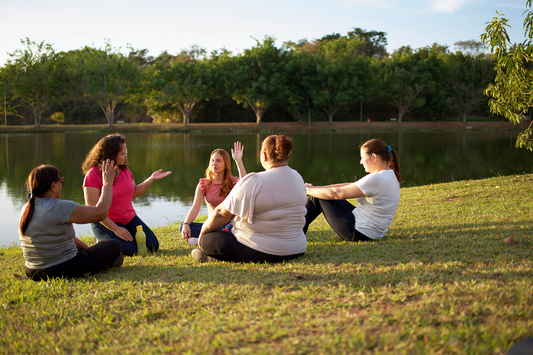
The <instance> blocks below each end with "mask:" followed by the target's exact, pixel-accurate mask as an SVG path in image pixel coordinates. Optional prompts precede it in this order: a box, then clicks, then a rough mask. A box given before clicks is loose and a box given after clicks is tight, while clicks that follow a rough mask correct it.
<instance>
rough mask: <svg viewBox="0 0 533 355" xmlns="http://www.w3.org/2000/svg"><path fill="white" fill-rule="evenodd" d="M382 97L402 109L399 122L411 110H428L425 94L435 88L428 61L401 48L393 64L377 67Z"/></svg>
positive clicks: (394, 55)
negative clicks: (426, 108) (417, 108)
mask: <svg viewBox="0 0 533 355" xmlns="http://www.w3.org/2000/svg"><path fill="white" fill-rule="evenodd" d="M375 64H376V65H375V68H376V72H377V77H378V78H379V79H378V85H377V86H376V88H375V90H376V91H377V93H378V95H380V96H383V97H386V98H388V99H389V100H391V101H390V103H391V104H392V105H394V106H396V107H397V108H398V122H399V123H401V122H402V119H403V116H404V115H405V114H406V113H407V112H408V111H409V109H410V108H411V107H422V106H424V104H425V102H426V99H425V97H424V93H426V92H428V91H432V90H434V88H435V82H434V81H433V79H432V77H431V74H430V72H429V70H428V66H427V63H426V61H424V60H422V58H421V56H420V54H418V53H414V52H413V50H412V49H411V48H410V47H400V48H399V49H398V50H397V51H396V52H395V53H393V55H392V60H390V61H381V62H377V63H375Z"/></svg>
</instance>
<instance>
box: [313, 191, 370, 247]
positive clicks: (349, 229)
mask: <svg viewBox="0 0 533 355" xmlns="http://www.w3.org/2000/svg"><path fill="white" fill-rule="evenodd" d="M305 208H307V214H306V215H305V226H304V233H306V234H307V229H308V228H309V225H310V224H311V222H313V221H314V220H315V219H316V218H317V217H318V216H320V214H321V213H324V217H325V218H326V221H327V222H328V224H329V225H330V226H331V228H332V229H333V231H334V232H335V233H337V235H338V236H339V237H341V238H342V239H344V240H346V241H349V242H354V241H368V240H373V239H371V238H368V237H367V236H366V235H364V234H363V233H361V232H359V231H358V230H357V229H355V216H354V215H353V212H352V211H353V210H354V208H355V207H354V205H352V204H351V203H350V202H348V201H346V200H322V199H320V198H316V197H312V196H307V204H306V205H305Z"/></svg>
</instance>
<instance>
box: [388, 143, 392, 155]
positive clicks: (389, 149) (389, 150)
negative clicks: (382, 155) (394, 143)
mask: <svg viewBox="0 0 533 355" xmlns="http://www.w3.org/2000/svg"><path fill="white" fill-rule="evenodd" d="M390 152H392V148H391V147H390V145H389V146H388V147H387V153H389V154H390Z"/></svg>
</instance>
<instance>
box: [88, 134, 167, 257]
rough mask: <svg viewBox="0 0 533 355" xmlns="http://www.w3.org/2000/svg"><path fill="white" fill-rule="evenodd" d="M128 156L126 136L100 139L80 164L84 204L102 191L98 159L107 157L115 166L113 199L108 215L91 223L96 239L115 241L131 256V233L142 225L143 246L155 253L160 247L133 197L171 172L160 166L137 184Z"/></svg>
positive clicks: (134, 250)
mask: <svg viewBox="0 0 533 355" xmlns="http://www.w3.org/2000/svg"><path fill="white" fill-rule="evenodd" d="M127 157H128V148H127V147H126V137H124V136H123V135H122V134H118V133H116V134H110V135H108V136H105V137H104V138H102V139H100V140H99V141H98V142H97V143H96V144H95V145H94V147H93V148H92V149H91V151H90V152H89V154H87V157H86V158H85V161H84V162H83V165H82V171H83V173H84V174H85V179H84V181H83V193H84V196H85V204H86V205H87V206H94V205H95V204H96V202H97V201H98V198H99V197H100V195H101V192H102V179H101V178H100V162H101V161H102V160H104V159H109V160H113V161H114V162H115V163H116V165H117V166H118V169H117V170H116V174H115V179H114V182H113V202H112V204H111V208H110V209H109V215H108V216H107V217H106V218H105V219H103V220H101V221H99V222H95V223H92V224H91V227H92V230H93V232H94V234H95V236H96V239H97V240H98V242H100V241H103V240H106V239H115V240H118V241H119V242H120V244H121V246H122V253H123V254H124V255H127V256H133V255H134V254H135V253H137V243H136V242H135V239H134V238H133V236H134V235H135V233H136V231H137V226H142V229H143V231H144V233H145V234H146V247H147V248H148V250H149V251H151V252H153V253H155V252H156V251H157V250H158V249H159V241H158V240H157V237H156V236H155V234H154V232H152V230H151V229H150V228H149V227H148V226H147V225H146V224H145V223H144V222H143V221H142V220H141V219H140V218H139V217H138V216H137V213H136V212H135V209H134V208H133V204H132V199H134V198H137V197H139V196H140V195H141V194H142V193H143V192H145V191H146V189H148V187H149V186H150V185H151V184H152V182H154V181H155V180H160V179H162V178H164V177H165V176H168V175H169V174H170V173H171V172H170V171H167V172H162V169H159V170H157V171H155V172H154V173H153V174H152V175H151V176H150V177H149V178H148V179H146V180H145V181H143V182H142V183H140V184H139V185H136V184H135V181H134V180H133V175H132V173H131V171H130V170H129V169H128V160H127Z"/></svg>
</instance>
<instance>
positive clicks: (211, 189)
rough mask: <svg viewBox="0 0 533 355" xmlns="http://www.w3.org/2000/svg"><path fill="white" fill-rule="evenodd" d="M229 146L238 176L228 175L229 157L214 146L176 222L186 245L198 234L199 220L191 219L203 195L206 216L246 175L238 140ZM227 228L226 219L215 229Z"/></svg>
mask: <svg viewBox="0 0 533 355" xmlns="http://www.w3.org/2000/svg"><path fill="white" fill-rule="evenodd" d="M233 148H234V149H231V155H232V156H233V159H234V160H235V163H237V169H238V170H239V177H238V178H237V177H233V175H232V174H231V160H230V157H229V154H228V152H227V151H225V150H224V149H215V150H213V152H212V153H211V158H210V159H209V165H208V167H207V169H206V170H205V178H203V179H200V182H199V183H198V185H197V186H196V191H195V193H194V201H193V204H192V206H191V209H190V210H189V213H187V216H186V217H185V220H184V221H183V223H181V225H180V233H181V235H182V237H183V238H184V239H185V240H186V241H187V242H188V243H189V244H190V245H196V244H198V237H199V236H200V231H201V229H202V225H203V223H197V222H193V221H194V220H195V218H196V217H198V213H200V207H201V206H202V200H203V199H204V198H205V202H206V204H207V211H208V215H210V214H211V213H212V212H213V211H214V209H215V208H216V207H217V206H218V205H219V204H220V203H221V202H222V201H224V199H225V198H226V196H228V194H229V193H230V191H231V189H233V186H235V184H236V183H237V182H238V181H239V178H241V179H242V178H243V177H244V176H245V175H246V169H244V164H243V163H242V154H243V150H244V146H243V145H241V142H235V143H233ZM231 228H232V225H231V223H229V222H228V223H227V224H225V225H223V226H221V227H220V228H219V229H227V230H231Z"/></svg>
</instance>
